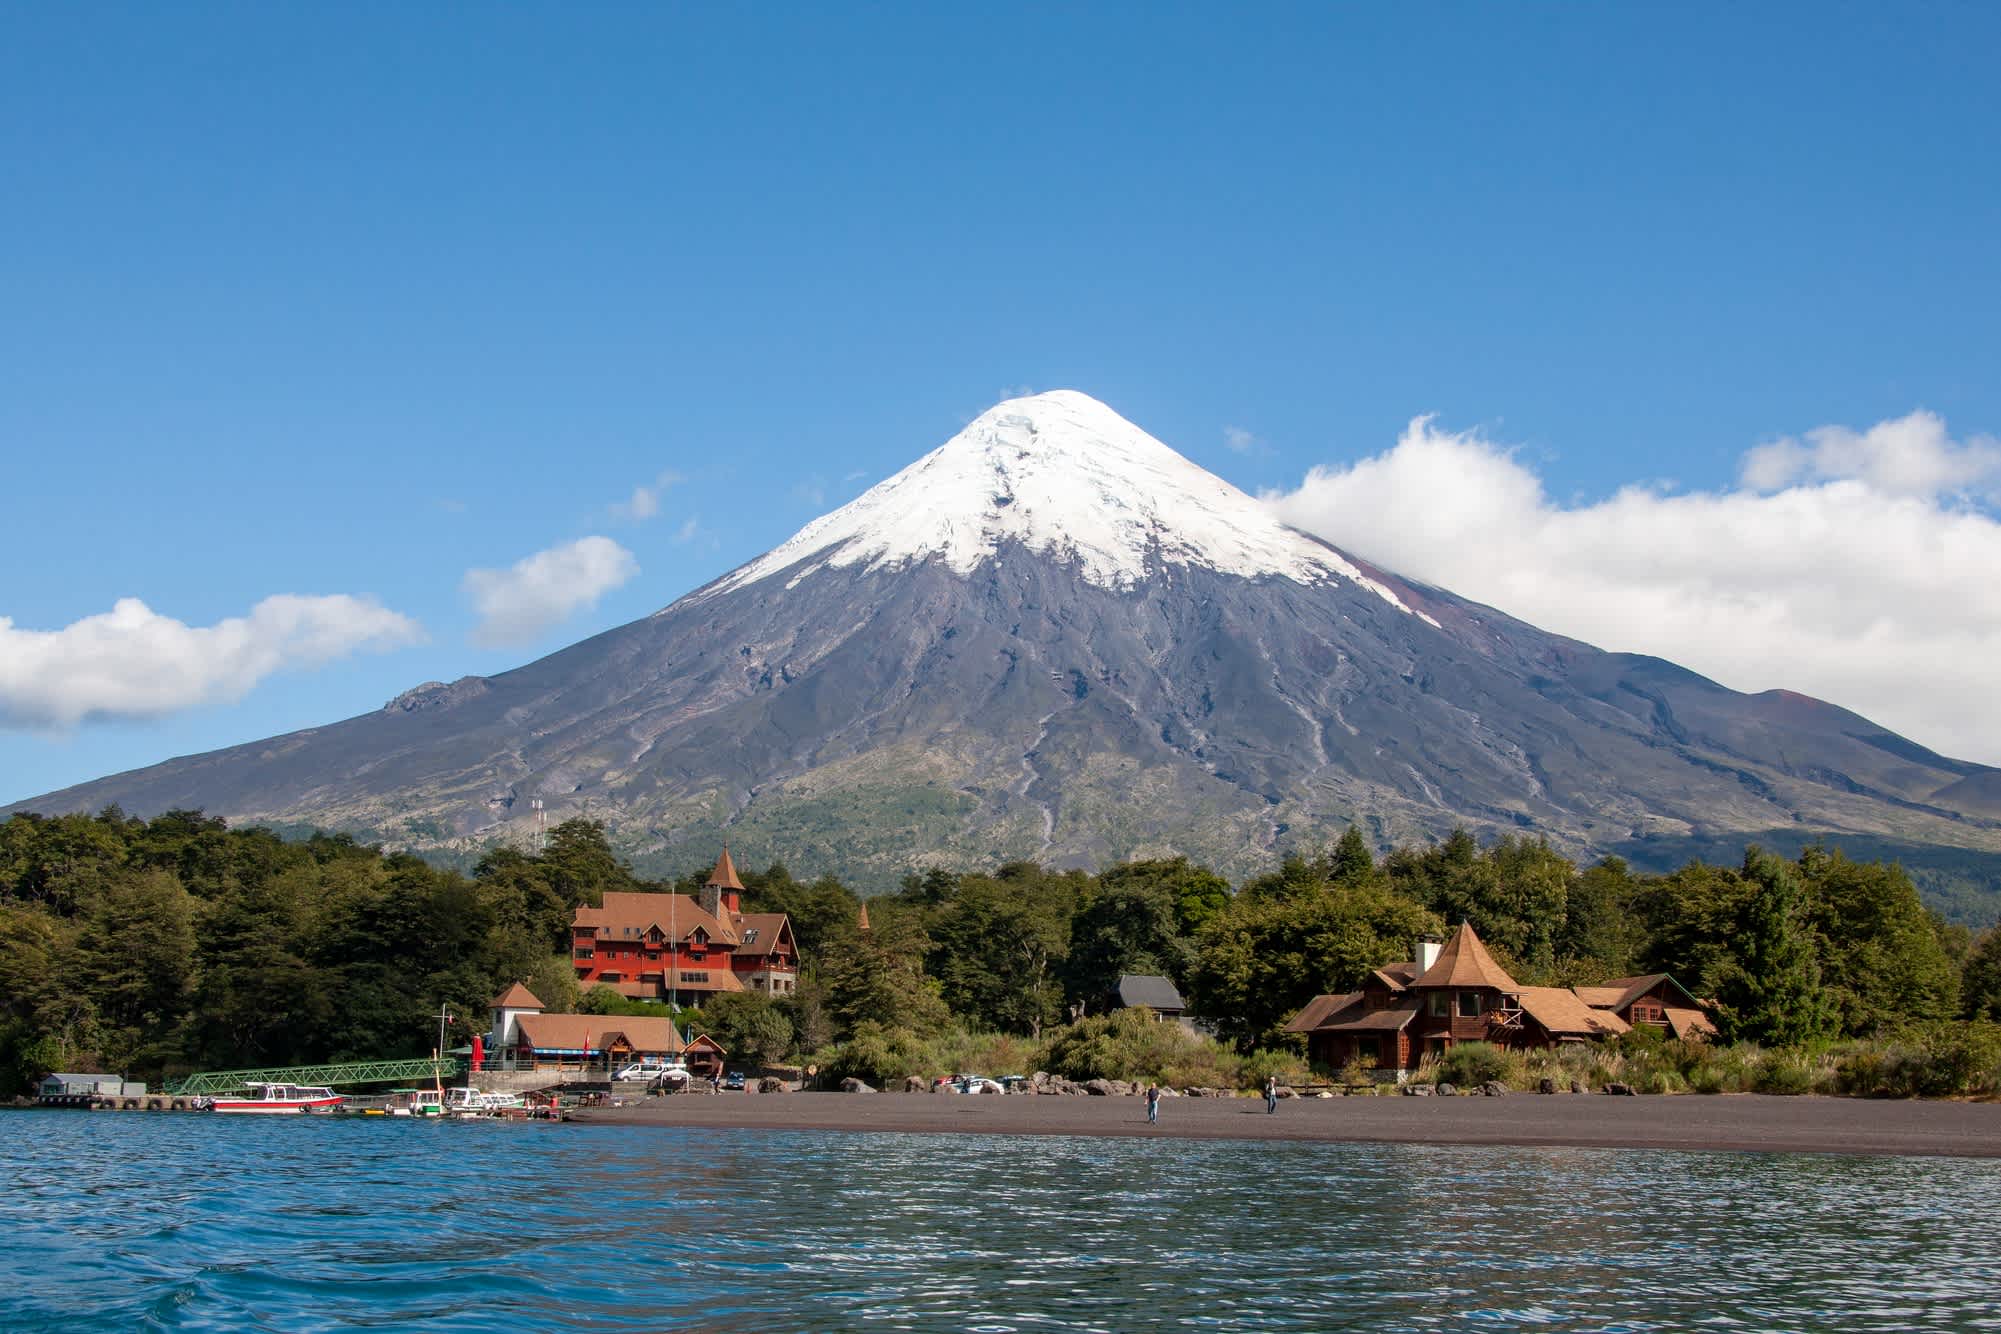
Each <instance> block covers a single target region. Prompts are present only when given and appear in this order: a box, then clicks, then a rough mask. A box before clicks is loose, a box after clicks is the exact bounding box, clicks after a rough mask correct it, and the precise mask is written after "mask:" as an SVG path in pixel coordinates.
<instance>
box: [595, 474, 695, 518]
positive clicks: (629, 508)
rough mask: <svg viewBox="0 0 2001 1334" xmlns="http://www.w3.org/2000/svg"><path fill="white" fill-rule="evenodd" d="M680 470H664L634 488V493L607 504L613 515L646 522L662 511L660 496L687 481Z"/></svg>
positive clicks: (613, 516)
mask: <svg viewBox="0 0 2001 1334" xmlns="http://www.w3.org/2000/svg"><path fill="white" fill-rule="evenodd" d="M686 480H687V479H686V478H684V477H682V476H681V474H680V473H678V472H663V473H661V474H660V475H659V476H658V477H655V478H654V479H653V480H652V481H651V482H649V483H647V484H646V485H644V486H635V487H633V488H632V495H631V496H629V497H628V498H626V499H624V500H620V501H614V502H613V503H612V504H610V505H608V506H606V508H607V509H608V510H610V511H611V517H612V518H614V519H622V520H624V521H626V522H628V523H644V522H645V521H646V520H648V519H650V518H652V517H654V516H655V515H656V514H658V513H660V496H661V493H662V492H664V491H666V490H667V488H669V487H671V486H675V485H678V484H679V483H681V482H683V481H686Z"/></svg>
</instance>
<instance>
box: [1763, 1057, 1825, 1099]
mask: <svg viewBox="0 0 2001 1334" xmlns="http://www.w3.org/2000/svg"><path fill="white" fill-rule="evenodd" d="M1753 1087H1754V1088H1756V1089H1757V1091H1758V1092H1760V1093H1777V1094H1782V1095H1785V1096H1788V1097H1797V1096H1798V1095H1800V1094H1802V1093H1811V1092H1813V1071H1812V1070H1810V1069H1808V1068H1807V1064H1806V1062H1805V1060H1804V1059H1802V1058H1800V1057H1798V1056H1781V1055H1774V1056H1772V1057H1771V1058H1769V1059H1767V1060H1766V1061H1765V1062H1764V1063H1763V1064H1762V1065H1760V1066H1759V1067H1758V1073H1757V1078H1756V1082H1755V1083H1754V1085H1753Z"/></svg>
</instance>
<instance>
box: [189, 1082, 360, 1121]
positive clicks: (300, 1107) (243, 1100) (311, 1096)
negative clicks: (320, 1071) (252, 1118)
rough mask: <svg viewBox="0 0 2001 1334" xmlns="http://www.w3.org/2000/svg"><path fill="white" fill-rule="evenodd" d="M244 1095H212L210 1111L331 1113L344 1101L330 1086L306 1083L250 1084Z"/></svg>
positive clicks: (288, 1113)
mask: <svg viewBox="0 0 2001 1334" xmlns="http://www.w3.org/2000/svg"><path fill="white" fill-rule="evenodd" d="M247 1087H248V1088H249V1089H250V1093H249V1094H248V1095H247V1096H241V1095H233V1094H226V1095H224V1096H222V1097H219V1098H211V1099H210V1100H209V1104H208V1108H209V1110H210V1111H212V1112H239V1113H242V1112H247V1113H253V1114H256V1115H262V1116H285V1115H296V1114H298V1113H300V1112H331V1111H334V1110H336V1109H338V1108H339V1107H340V1105H341V1104H342V1103H343V1102H345V1101H347V1100H346V1099H345V1098H343V1097H342V1096H341V1095H340V1094H338V1093H335V1092H334V1091H333V1090H332V1089H330V1088H319V1087H315V1086H313V1085H309V1084H251V1085H248V1086H247Z"/></svg>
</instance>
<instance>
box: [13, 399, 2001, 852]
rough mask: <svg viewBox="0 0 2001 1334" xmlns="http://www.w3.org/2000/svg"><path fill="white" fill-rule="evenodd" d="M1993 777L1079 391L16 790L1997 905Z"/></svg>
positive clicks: (796, 841) (65, 800)
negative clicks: (648, 605) (653, 591)
mask: <svg viewBox="0 0 2001 1334" xmlns="http://www.w3.org/2000/svg"><path fill="white" fill-rule="evenodd" d="M1995 774H1996V771H1994V770H1991V769H1985V768H1982V767H1981V766H1978V765H1973V764H1968V763H1964V762H1960V761H1955V760H1950V759H1947V758H1944V757H1942V756H1939V755H1936V754H1934V753H1932V752H1931V751H1928V750H1926V749H1924V748H1923V747H1920V746H1917V745H1914V744H1912V743H1911V742H1909V741H1907V740H1905V739H1903V738H1901V737H1899V736H1896V735H1895V734H1893V733H1891V732H1888V731H1886V730H1885V729H1883V728H1881V727H1878V726H1876V725H1874V724H1872V723H1870V722H1869V721H1868V720H1866V719H1864V718H1861V717H1859V716H1857V715H1855V714H1852V713H1849V712H1847V711H1845V710H1842V709H1839V708H1836V707H1833V706H1831V705H1828V704H1824V703H1821V702H1819V701H1816V700H1812V699H1808V698H1805V697H1803V696H1799V695H1795V694H1790V693H1787V692H1779V691H1774V692H1768V693H1765V694H1760V695H1745V694H1740V693H1737V692H1734V691H1730V690H1727V689H1724V688H1722V687H1721V686H1718V685H1716V684H1715V683H1713V682H1710V681H1707V680H1705V679H1703V678H1701V677H1699V676H1696V675H1694V674H1693V673H1690V672H1687V671H1685V670H1682V669H1680V668H1678V667H1675V666H1673V665H1672V664H1670V663H1666V662H1663V661H1660V660H1658V659H1653V658H1644V657H1636V656H1632V655H1626V654H1614V653H1604V652H1601V651H1599V650H1596V649H1593V648H1591V647H1589V646H1588V645H1584V644H1580V643H1578V642H1576V641H1573V640H1568V639H1564V638H1561V637H1559V636H1554V635H1550V634H1546V633H1544V632H1542V631H1539V630H1537V629H1535V628H1534V627H1532V626H1529V625H1526V624H1523V623H1522V622H1520V621H1516V620H1514V619H1512V618H1510V617H1508V616H1506V615H1504V614H1502V613H1500V612H1497V611H1494V610H1492V609H1489V608H1486V607H1482V606H1479V605H1477V604H1474V603H1470V602H1467V601H1465V600H1464V599H1461V598H1458V597H1455V596H1453V595H1452V594H1450V593H1448V592H1445V591H1443V590H1439V589H1433V588H1428V587H1424V586H1420V585H1416V584H1412V583H1409V582H1407V581H1403V580H1400V579H1397V578H1396V577H1395V576H1393V575H1391V574H1388V573H1386V572H1384V571H1381V570H1377V569H1374V568H1372V567H1370V566H1369V565H1367V564H1366V563H1365V562H1363V561H1360V560H1357V559H1355V558H1353V557H1350V556H1347V555H1345V554H1344V553H1342V552H1339V551H1338V550H1336V549H1334V548H1332V547H1329V546H1327V545H1326V544H1324V543H1320V542H1317V541H1316V540H1314V539H1312V538H1310V537H1307V536H1305V535H1303V534H1299V533H1297V532H1294V531H1293V530H1290V529H1286V528H1283V526H1282V525H1278V524H1277V523H1276V521H1275V520H1273V519H1271V518H1270V516H1269V515H1268V514H1266V513H1265V512H1264V511H1263V510H1262V508H1261V507H1259V506H1257V504H1256V502H1254V501H1251V500H1250V498H1249V497H1245V496H1243V495H1242V493H1240V492H1236V491H1235V490H1234V488H1229V487H1228V486H1227V484H1225V483H1222V482H1220V481H1219V480H1218V479H1215V478H1213V477H1211V476H1210V475H1209V474H1207V473H1203V472H1202V471H1201V470H1200V469H1197V468H1195V467H1194V466H1193V465H1192V464H1189V463H1188V462H1187V461H1186V460H1185V459H1181V458H1180V457H1179V456H1178V455H1175V454H1173V452H1172V451H1171V450H1167V449H1166V447H1165V446H1162V445H1160V444H1159V443H1158V442H1157V441H1152V440H1151V439H1150V438H1148V437H1146V436H1145V435H1144V433H1142V432H1138V431H1137V428H1134V427H1132V426H1131V424H1130V423H1126V422H1124V421H1123V420H1122V419H1120V418H1118V417H1117V416H1116V414H1113V413H1111V412H1110V410H1109V409H1105V408H1104V407H1103V406H1102V405H1100V404H1095V403H1092V402H1091V401H1090V400H1088V399H1083V398H1082V396H1079V395H1043V396H1038V397H1037V398H1034V399H1028V400H1020V401H1017V402H1015V403H1011V404H1003V405H1002V406H1001V407H1000V408H997V409H995V410H994V412H992V413H989V414H988V415H987V416H986V417H984V418H982V419H981V421H980V422H977V423H975V424H974V426H973V427H969V428H968V430H967V432H966V433H964V434H962V435H961V436H960V437H957V438H955V439H954V440H953V441H951V442H948V443H947V444H946V445H945V446H943V447H941V448H940V449H939V450H937V451H933V453H932V454H931V455H927V456H926V457H925V458H924V459H923V460H920V461H919V463H918V464H915V465H913V466H912V468H910V469H907V470H906V471H905V472H904V473H902V474H899V475H898V476H897V477H896V478H892V479H890V481H888V482H885V483H883V484H882V485H881V486H879V487H877V488H875V489H873V490H871V491H870V492H869V493H867V494H866V495H864V496H863V497H862V498H861V499H859V500H857V501H856V502H854V504H853V505H851V506H848V507H846V508H844V509H843V510H840V511H837V512H836V513H835V514H833V515H829V516H827V518H825V519H822V520H820V521H817V522H816V523H815V524H814V525H809V526H808V528H807V529H805V530H803V531H802V532H801V534H800V535H799V536H798V537H796V538H794V539H793V540H792V541H790V542H788V543H786V544H785V545H783V546H781V547H780V548H778V549H777V550H776V551H774V552H773V553H770V554H769V555H767V556H766V557H762V558H760V559H759V560H758V561H754V562H752V563H750V564H749V565H747V566H745V567H744V568H743V569H741V570H739V571H737V572H735V573H733V574H731V575H729V576H726V577H724V578H723V579H720V580H718V581H716V582H715V583H714V584H711V585H710V586H708V587H707V588H705V589H702V590H698V591H697V592H695V593H693V594H690V595H689V596H687V597H684V598H682V599H680V600H679V601H677V602H675V603H674V604H673V605H672V606H670V607H668V608H666V609H665V610H664V611H662V612H659V613H657V614H655V615H654V616H651V617H649V618H647V619H645V620H642V621H637V622H634V623H632V624H630V625H626V626H622V627H619V628H618V629H615V630H612V631H609V632H607V633H605V634H602V635H599V636H596V637H595V638H592V639H590V640H586V641H584V642H583V643H580V644H577V645H574V646H572V647H570V648H567V649H564V650H562V651H561V652H558V653H555V654H552V655H550V656H549V657H546V658H543V659H541V660H539V661H537V662H533V663H530V664H528V665H526V666H524V667H521V668H519V669H517V670H515V671H511V672H507V673H503V674H500V675H497V676H493V677H468V678H465V679H463V680H461V681H458V682H456V683H454V684H452V685H439V684H432V685H428V686H424V687H420V688H418V689H416V690H413V691H411V692H409V693H407V694H405V695H403V696H401V697H399V698H398V699H396V700H393V701H391V702H390V703H389V704H388V705H387V706H385V707H384V708H383V709H382V710H381V711H379V712H376V713H372V714H368V715H364V716H362V717H359V718H352V719H348V720H346V721H344V722H340V723H336V724H333V725H331V726H328V727H322V728H315V729H309V730H307V731H303V732H297V733H293V734H291V735H288V736H283V737H277V738H273V739H271V740H268V741H262V742H257V743H254V744H251V745H247V746H239V747H233V748H231V749H228V750H223V751H217V752H213V753H211V754H207V755H199V756H193V757H189V758H184V759H178V760H172V761H169V762H167V763H165V764H162V765H156V766H153V767H152V768H149V769H143V770H139V771H135V772H133V773H129V774H122V775H117V776H115V777H112V778H107V779H104V780H100V781H98V782H94V783H88V784H84V785H81V786H79V787H76V788H71V789H68V790H66V791H63V792H59V793H54V794H50V796H48V797H45V798H39V799H35V800H31V801H28V802H24V803H20V804H19V805H18V806H17V807H16V808H15V809H31V810H42V811H64V810H89V809H96V808H98V807H101V806H103V805H105V804H107V803H112V802H116V803H118V804H119V805H121V806H122V807H124V808H125V809H126V810H128V811H131V812H134V813H139V814H149V813H152V812H157V811H161V810H167V809H174V808H201V809H204V810H207V811H209V812H211V813H214V814H219V815H224V816H227V817H228V818H229V819H231V820H232V821H235V822H240V821H244V820H260V821H268V822H276V823H281V824H300V825H316V826H321V827H327V828H334V829H342V830H349V831H354V832H357V833H359V834H362V835H364V836H367V837H369V838H374V839H382V840H386V841H388V842H390V843H391V844H394V845H397V846H407V847H413V848H418V849H434V850H450V849H459V850H466V849H473V848H477V847H479V846H483V845H485V844H488V843H492V842H497V841H504V840H514V841H517V842H519V841H523V840H525V839H526V838H527V837H528V836H529V832H530V827H531V821H532V818H533V817H532V816H531V815H530V813H529V799H530V798H540V799H541V800H542V801H544V802H545V804H546V806H547V818H548V819H549V821H550V822H551V823H554V822H555V821H557V820H560V819H562V818H565V817H567V816H569V815H574V814H588V815H590V816H592V817H594V818H599V819H602V820H604V821H606V823H607V824H608V825H609V826H610V828H611V831H612V834H613V837H614V839H615V840H616V842H617V843H618V845H619V846H620V847H621V849H622V850H623V851H625V852H626V853H628V854H629V855H632V856H634V857H635V858H637V859H639V861H640V862H641V864H642V865H644V864H649V862H650V860H651V858H652V857H653V856H655V855H662V856H665V857H668V858H670V859H671V857H672V856H673V855H675V854H676V853H677V852H678V850H680V849H683V848H686V847H688V846H690V845H691V844H696V843H699V844H701V845H702V846H709V845H710V844H711V842H712V840H713V839H714V837H715V836H716V835H717V834H718V833H719V832H723V833H727V835H728V836H729V838H730V839H731V841H732V844H733V845H734V846H735V847H737V848H738V849H740V850H741V851H742V852H744V853H745V854H747V855H749V856H751V857H754V858H772V859H781V858H782V859H783V860H784V861H786V862H787V863H788V864H789V865H791V866H792V867H793V868H794V869H795V870H796V871H798V872H800V873H817V872H821V871H832V872H836V873H839V874H841V875H844V876H847V877H851V878H853V879H854V880H855V881H856V882H858V883H861V884H864V885H876V886H881V885H885V884H888V883H892V882H893V881H894V880H895V879H896V878H897V877H899V876H900V875H901V874H902V873H904V872H905V871H907V870H908V869H910V868H911V867H912V866H913V865H917V864H925V863H934V862H941V863H945V864H951V865H959V866H970V865H992V864H995V863H997V862H1000V861H1005V860H1009V859H1014V858H1034V859H1039V860H1041V861H1044V862H1046V863H1051V864H1058V865H1101V864H1105V863H1107V862H1110V861H1115V860H1118V859H1121V858H1126V857H1133V856H1149V855H1167V854H1173V853H1185V854H1187V855H1189V856H1191V857H1195V858H1197V859H1199V860H1202V861H1205V862H1208V863H1210V864H1212V865H1215V866H1217V867H1218V868H1220V869H1222V870H1224V871H1225V872H1226V873H1228V874H1230V875H1232V876H1242V875H1244V874H1247V873H1250V872H1252V871H1254V870H1257V869H1260V868H1263V867H1267V866H1269V865H1271V864H1272V863H1273V862H1274V861H1275V859H1276V858H1277V856H1278V855H1279V854H1280V853H1281V852H1283V851H1284V850H1286V849H1290V848H1297V847H1312V846H1315V845H1318V844H1321V843H1325V842H1327V841H1330V840H1331V838H1332V837H1333V836H1334V835H1336V834H1338V833H1339V831H1340V830H1341V829H1342V828H1343V827H1345V826H1346V825H1347V824H1348V823H1349V822H1350V821H1355V822H1358V823H1360V824H1361V825H1362V827H1363V828H1364V829H1365V830H1366V831H1367V832H1368V833H1369V835H1370V836H1371V838H1372V840H1373V841H1375V842H1376V843H1377V844H1378V845H1380V846H1387V845H1389V844H1391V843H1396V842H1402V841H1408V840H1412V839H1422V838H1425V837H1428V836H1435V835H1439V834H1443V833H1444V832H1446V831H1447V830H1449V829H1450V828H1452V827H1453V826H1455V825H1461V824H1463V825H1466V826H1468V827H1469V828H1472V829H1474V830H1476V831H1482V830H1484V831H1489V832H1494V831H1507V832H1530V833H1535V834H1540V835H1542V836H1545V837H1547V838H1548V839H1549V840H1550V841H1551V842H1552V844H1554V845H1555V846H1557V847H1558V848H1560V849H1561V850H1563V851H1565V852H1566V853H1570V854H1573V855H1584V854H1587V853H1592V852H1600V851H1608V850H1612V849H1615V848H1621V849H1628V850H1633V851H1636V852H1638V853H1639V854H1640V855H1641V856H1643V857H1645V859H1646V860H1647V861H1648V862H1649V863H1651V864H1659V863H1660V862H1661V861H1662V860H1663V858H1659V857H1648V856H1646V854H1647V852H1648V851H1649V850H1650V849H1651V850H1673V851H1674V852H1675V854H1676V855H1678V854H1679V849H1681V848H1682V847H1684V846H1686V847H1690V848H1693V847H1695V846H1698V845H1700V846H1705V847H1709V846H1714V847H1719V848H1721V847H1728V846H1733V845H1734V846H1736V847H1738V848H1739V849H1740V850H1741V845H1742V843H1743V842H1744V841H1745V840H1747V839H1749V838H1751V837H1753V836H1756V837H1760V838H1765V839H1767V840H1770V839H1771V838H1772V835H1773V832H1774V831H1784V832H1787V833H1792V834H1798V835H1800V836H1802V837H1821V836H1832V837H1833V838H1835V839H1836V841H1839V840H1840V839H1841V838H1844V837H1854V838H1860V839H1869V840H1874V841H1875V843H1874V846H1878V847H1911V848H1916V849H1925V848H1950V849H1957V850H1959V851H1960V855H1962V856H1963V858H1964V859H1965V861H1966V863H1967V864H1968V865H1970V866H1972V867H1975V868H1979V867H1987V868H1990V869H1991V870H1992V872H1993V879H1994V881H1995V882H1996V883H2001V817H1997V816H1996V814H1995V812H1994V810H1993V801H1992V793H1993V792H1994V790H1995V786H1996V782H1997V780H1996V778H1995Z"/></svg>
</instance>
